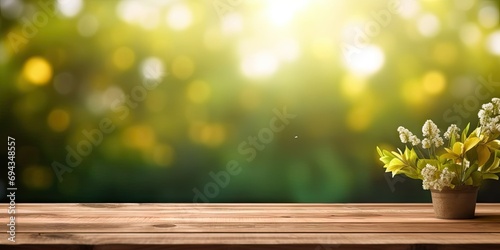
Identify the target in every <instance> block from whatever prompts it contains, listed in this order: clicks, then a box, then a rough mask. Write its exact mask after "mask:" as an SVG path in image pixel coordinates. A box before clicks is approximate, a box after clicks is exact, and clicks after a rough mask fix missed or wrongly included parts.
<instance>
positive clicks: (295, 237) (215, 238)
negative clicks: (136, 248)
mask: <svg viewBox="0 0 500 250" xmlns="http://www.w3.org/2000/svg"><path fill="white" fill-rule="evenodd" d="M17 237H18V238H17V240H16V244H22V243H23V242H24V244H26V243H27V242H29V244H87V245H103V244H132V245H134V244H144V245H148V244H159V245H162V244H163V245H217V244H222V243H223V244H230V245H242V244H243V245H255V244H257V245H258V244H263V245H267V244H308V245H339V244H358V245H379V244H500V233H400V234H386V233H363V234H360V233H267V234H262V233H245V234H239V233H189V234H179V233H163V234H159V233H57V234H54V233H19V234H18V235H17ZM0 244H9V242H7V240H6V239H4V238H2V239H0Z"/></svg>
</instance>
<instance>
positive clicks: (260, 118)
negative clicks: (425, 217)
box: [0, 0, 500, 202]
mask: <svg viewBox="0 0 500 250" xmlns="http://www.w3.org/2000/svg"><path fill="white" fill-rule="evenodd" d="M0 7H1V31H0V33H1V35H2V39H1V40H0V75H1V80H2V82H1V84H0V100H1V113H0V119H1V125H0V126H1V130H2V134H4V138H5V137H6V136H7V135H8V136H12V137H15V138H16V143H17V144H16V146H17V147H16V153H17V155H16V161H17V162H16V163H17V168H16V174H17V180H16V185H17V186H18V188H19V191H18V193H19V194H18V195H17V198H18V200H19V201H24V202H28V201H29V202H192V201H193V199H195V195H196V191H195V190H199V191H201V192H203V193H204V194H205V195H207V190H208V191H209V192H211V194H213V195H209V196H213V197H209V198H210V200H209V201H210V202H423V201H430V195H429V193H428V191H423V190H422V188H421V183H420V182H418V181H414V180H409V179H395V180H391V179H390V178H387V176H385V175H384V170H383V168H382V166H381V164H380V163H379V162H378V156H377V154H376V151H375V147H376V146H384V148H387V147H389V148H390V147H393V148H394V147H395V146H400V142H399V141H398V136H397V132H396V128H397V127H398V126H400V125H403V126H405V127H407V128H409V129H411V130H412V131H414V132H415V133H416V134H419V133H417V132H418V131H420V125H421V124H423V122H424V121H425V120H426V119H433V120H434V121H435V122H436V123H437V124H438V126H440V128H441V130H442V131H443V130H444V129H446V127H447V126H448V124H449V123H451V122H455V123H461V124H460V125H463V124H465V123H467V122H471V123H473V124H474V123H476V122H477V115H476V114H477V111H478V109H479V107H480V106H479V105H480V104H481V103H484V102H487V101H489V100H490V99H491V97H493V96H499V95H500V73H498V71H499V66H500V26H499V5H498V2H496V1H471V0H454V1H452V0H445V1H432V0H426V1H412V0H401V1H387V0H377V1H362V0H356V1H340V0H338V1H334V0H332V1H327V0H314V1H299V0H297V1H281V0H280V1H277V0H276V1H274V0H273V1H260V0H241V1H226V0H184V1H181V0H148V1H138V0H121V1H118V0H110V1H97V0H89V1H80V0H71V1H70V0H65V1H59V2H56V1H51V0H39V1H36V0H34V1H16V0H3V1H1V5H0ZM148 83H153V85H147V84H148ZM147 86H149V87H151V88H150V89H148V88H146V87H147ZM127 96H128V97H127ZM127 98H128V99H127ZM127 100H128V102H127ZM284 107H286V109H287V111H288V112H289V113H290V114H294V115H296V116H297V117H296V118H294V119H292V120H290V123H289V124H287V125H286V126H285V128H284V130H282V131H280V132H276V133H274V134H273V138H272V139H271V141H270V142H269V143H262V142H261V144H262V145H263V146H264V147H265V148H263V149H262V150H259V149H257V148H255V149H254V150H255V152H256V155H255V158H252V159H251V160H248V159H249V157H250V155H249V154H248V153H242V151H244V149H246V150H249V148H251V146H248V145H249V144H247V146H246V148H245V147H243V148H240V147H241V144H242V143H244V142H247V143H249V137H251V136H257V138H259V137H258V136H259V133H260V131H262V130H263V129H265V128H268V127H269V123H270V121H271V120H272V119H273V117H276V114H275V113H274V112H273V110H274V109H278V110H283V108H284ZM103 121H105V123H106V122H107V123H108V124H107V125H105V127H106V126H107V127H108V129H109V128H111V127H112V129H109V131H108V132H105V131H103V130H102V129H101V127H100V126H101V125H100V124H101V122H103ZM97 130H99V131H100V133H101V134H102V138H100V137H99V136H98V134H96V132H95V131H97ZM92 131H94V132H92ZM85 134H87V136H86V135H85ZM89 138H93V139H89ZM100 139H102V140H100ZM92 140H94V142H95V143H94V144H92ZM83 141H87V142H88V143H87V144H85V143H83V144H82V142H83ZM84 144H85V145H84ZM242 149H243V150H242ZM71 150H75V152H76V153H78V150H80V151H81V152H89V153H88V155H80V157H81V162H79V163H78V164H76V163H77V162H78V159H77V158H78V157H76V158H75V156H74V155H73V156H70V158H71V157H73V158H71V159H70V161H73V163H75V164H74V165H75V166H74V167H71V166H69V165H70V164H68V162H67V161H66V159H67V157H68V154H72V153H68V152H71ZM231 161H235V162H237V163H238V167H239V168H241V172H240V173H239V174H236V175H230V180H228V181H229V182H228V183H222V184H223V185H221V184H217V180H215V179H214V177H213V175H211V174H210V173H211V172H213V173H216V174H217V173H221V171H225V169H226V166H227V164H228V163H229V162H231ZM54 162H57V163H60V164H61V165H63V166H65V167H67V168H68V169H69V170H71V172H69V170H68V169H66V170H68V171H67V172H64V171H65V170H64V169H65V168H64V167H61V165H57V164H55V163H54ZM54 166H56V167H54ZM61 171H63V172H61ZM3 173H7V170H4V172H3ZM3 173H2V176H5V175H4V174H3ZM57 173H59V176H58V174H57ZM59 178H60V179H59ZM219 182H224V181H221V180H219ZM214 183H215V184H217V190H214V189H213V188H214V185H211V184H214ZM1 184H2V186H3V187H2V188H1V190H0V192H4V190H5V188H4V187H5V186H6V178H2V183H1ZM226 184H227V185H226ZM210 185H211V186H210ZM207 187H208V189H207ZM210 188H212V190H210ZM499 194H500V185H498V183H491V184H487V185H486V186H484V188H483V189H482V190H481V191H480V196H479V201H492V202H499V201H500V198H499V197H500V196H499ZM3 197H5V196H3Z"/></svg>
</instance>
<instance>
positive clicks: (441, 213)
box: [431, 186, 479, 219]
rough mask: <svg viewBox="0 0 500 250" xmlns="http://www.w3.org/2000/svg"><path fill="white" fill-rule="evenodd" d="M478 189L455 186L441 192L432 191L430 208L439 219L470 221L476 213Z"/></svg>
mask: <svg viewBox="0 0 500 250" xmlns="http://www.w3.org/2000/svg"><path fill="white" fill-rule="evenodd" d="M478 189H479V188H478V187H474V186H456V187H455V189H451V188H448V187H445V188H444V189H443V190H441V191H439V190H432V189H431V195H432V206H433V207H434V213H435V214H436V217H437V218H440V219H471V218H474V214H475V211H476V199H477V191H478Z"/></svg>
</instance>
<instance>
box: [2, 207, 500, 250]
mask: <svg viewBox="0 0 500 250" xmlns="http://www.w3.org/2000/svg"><path fill="white" fill-rule="evenodd" d="M0 211H1V214H2V222H3V223H2V224H4V228H5V229H7V227H6V226H5V224H7V223H8V221H7V218H8V217H7V214H6V212H7V204H1V206H0ZM16 212H17V213H16V245H18V247H19V248H18V249H36V247H37V246H34V245H31V247H34V248H30V245H25V244H36V245H38V247H40V245H45V246H46V247H49V245H50V246H52V247H53V248H52V249H56V248H55V246H56V245H72V246H73V247H71V248H68V249H157V248H147V247H146V246H151V247H154V246H155V245H169V246H170V247H177V248H161V249H183V248H182V247H186V246H201V245H205V246H211V249H229V248H224V246H226V247H227V246H232V247H240V248H234V249H250V248H245V247H250V246H256V245H263V246H264V245H265V246H267V247H275V248H273V249H280V248H276V247H278V246H279V245H281V246H286V245H287V246H296V247H298V248H297V249H317V250H320V249H338V248H341V249H356V248H349V246H356V245H358V246H359V245H363V246H365V247H368V246H369V245H371V247H375V246H383V245H386V246H389V245H390V246H391V249H413V248H406V247H407V246H410V245H420V246H421V247H422V248H421V249H437V248H433V247H435V246H434V245H433V244H435V245H436V246H443V245H442V244H455V246H457V247H458V246H461V247H465V248H467V247H468V246H469V245H470V244H483V245H484V246H485V247H489V246H491V244H494V245H496V244H499V245H496V246H495V247H497V248H499V249H500V204H478V205H477V209H476V218H475V219H472V220H441V219H436V218H434V213H433V209H432V205H431V204H136V203H126V204H122V203H120V204H70V203H65V204H17V211H16ZM5 231H6V230H3V232H4V233H3V236H1V237H0V244H2V245H5V247H12V245H11V243H10V242H9V241H7V237H8V235H7V233H6V232H5ZM7 245H8V246H7ZM78 245H79V246H82V247H84V246H87V247H89V246H93V247H89V248H78ZM124 245H128V247H134V246H135V247H136V248H119V247H120V246H122V247H124ZM98 246H101V247H104V248H97V247H98ZM140 246H142V247H140ZM263 246H262V247H259V248H263ZM299 246H302V247H299ZM305 246H307V247H305ZM323 246H324V248H322V247H323ZM304 247H305V248H304ZM2 249H3V247H2ZM158 249H160V248H158ZM186 249H193V248H186ZM231 249H232V248H231ZM283 249H293V248H283ZM368 249H370V248H368ZM373 249H386V248H373ZM419 249H420V248H419ZM460 249H463V248H460ZM490 249H493V248H490Z"/></svg>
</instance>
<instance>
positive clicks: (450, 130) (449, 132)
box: [444, 124, 460, 140]
mask: <svg viewBox="0 0 500 250" xmlns="http://www.w3.org/2000/svg"><path fill="white" fill-rule="evenodd" d="M458 132H460V128H458V127H457V125H456V124H451V125H450V126H449V127H448V129H447V130H446V132H445V133H444V138H445V139H446V140H450V139H451V137H452V136H453V135H455V139H456V140H459V139H460V134H459V133H458Z"/></svg>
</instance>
